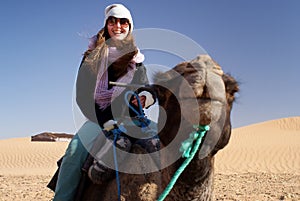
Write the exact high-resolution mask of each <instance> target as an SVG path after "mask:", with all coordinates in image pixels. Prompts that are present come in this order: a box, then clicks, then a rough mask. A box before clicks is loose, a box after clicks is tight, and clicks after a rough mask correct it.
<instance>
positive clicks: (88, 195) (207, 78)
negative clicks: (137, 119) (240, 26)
mask: <svg viewBox="0 0 300 201" xmlns="http://www.w3.org/2000/svg"><path fill="white" fill-rule="evenodd" d="M151 88H152V89H153V90H154V91H155V92H156V93H157V98H158V100H159V105H160V107H159V108H160V109H159V110H160V111H159V112H160V115H159V121H158V128H159V138H160V142H161V149H162V151H161V153H160V167H158V166H156V165H155V163H153V160H154V159H153V158H151V157H149V158H148V159H147V160H144V158H143V157H144V156H145V155H147V152H146V151H145V150H144V149H143V148H141V147H140V146H137V145H133V147H132V150H131V152H132V153H135V154H136V155H135V156H134V157H131V158H128V159H127V160H126V164H127V166H126V168H127V170H128V172H120V173H119V178H120V179H119V181H120V187H121V191H120V192H121V200H123V201H133V200H134V201H154V200H157V199H158V197H159V195H160V194H161V193H162V192H163V190H164V189H165V187H166V186H167V185H168V183H169V181H170V180H171V178H172V176H173V175H174V173H175V171H176V170H177V169H178V167H179V166H180V165H181V164H182V163H183V161H184V158H181V157H180V156H181V153H180V152H179V151H178V150H179V149H180V146H181V142H183V141H184V140H185V139H187V138H188V137H189V134H190V133H191V132H193V130H194V128H193V125H209V126H210V130H209V131H208V132H207V133H206V135H205V137H204V139H203V140H202V143H201V147H200V149H199V150H198V151H197V153H196V156H195V157H194V159H193V160H192V161H191V163H190V164H189V165H188V166H187V168H186V169H185V170H184V171H183V173H182V174H181V175H180V176H179V178H178V180H177V182H176V183H175V185H174V186H173V188H172V190H171V191H170V192H169V194H168V195H167V197H166V198H165V201H182V200H185V201H188V200H212V199H213V178H214V156H215V154H216V153H217V152H218V151H219V150H221V149H223V148H224V147H225V146H226V145H227V144H228V142H229V139H230V135H231V120H230V113H231V109H232V105H233V102H234V100H235V96H234V95H235V93H236V92H238V91H239V86H238V83H237V81H236V80H235V79H234V78H233V77H231V76H230V75H228V74H225V73H223V71H222V69H221V67H220V66H219V65H218V64H217V63H216V62H215V61H214V60H213V59H211V58H210V57H209V56H208V55H199V56H197V57H196V58H195V59H193V60H191V61H187V62H183V63H180V64H178V65H177V66H175V67H174V68H173V69H171V70H169V71H167V72H161V73H158V74H157V75H156V80H155V81H154V84H153V85H151ZM153 164H154V165H153ZM149 166H152V167H154V168H153V169H151V170H150V169H149V170H147V171H148V172H145V173H137V174H135V173H134V172H135V171H137V172H138V171H140V170H141V169H147V168H148V167H149ZM155 167H157V169H155ZM135 168H137V170H135ZM139 168H140V169H139ZM130 170H132V171H130ZM76 200H90V201H96V200H99V201H100V200H101V201H111V200H118V193H117V185H116V179H112V180H110V181H108V182H107V183H106V184H105V185H96V184H93V183H92V182H91V181H90V180H89V179H88V177H87V175H86V174H85V175H84V176H83V179H82V182H81V185H80V187H79V193H78V195H77V197H76Z"/></svg>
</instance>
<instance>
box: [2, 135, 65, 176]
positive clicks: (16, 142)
mask: <svg viewBox="0 0 300 201" xmlns="http://www.w3.org/2000/svg"><path fill="white" fill-rule="evenodd" d="M30 140H31V139H30V137H27V138H16V139H7V140H0V147H1V148H0V149H1V152H0V159H1V164H0V174H1V175H50V174H52V173H53V172H54V170H55V169H56V161H57V160H58V159H59V158H60V157H61V156H62V155H63V154H64V152H65V149H66V147H67V144H68V143H67V142H31V141H30Z"/></svg>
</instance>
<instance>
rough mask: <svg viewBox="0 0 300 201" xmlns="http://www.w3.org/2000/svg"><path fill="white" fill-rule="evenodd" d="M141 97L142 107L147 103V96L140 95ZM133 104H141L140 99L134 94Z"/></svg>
mask: <svg viewBox="0 0 300 201" xmlns="http://www.w3.org/2000/svg"><path fill="white" fill-rule="evenodd" d="M139 99H140V102H141V105H142V108H144V107H145V103H146V96H144V95H143V96H139ZM131 103H132V104H134V105H135V106H137V107H138V106H139V105H138V100H137V99H136V97H135V96H134V97H133V99H132V101H131Z"/></svg>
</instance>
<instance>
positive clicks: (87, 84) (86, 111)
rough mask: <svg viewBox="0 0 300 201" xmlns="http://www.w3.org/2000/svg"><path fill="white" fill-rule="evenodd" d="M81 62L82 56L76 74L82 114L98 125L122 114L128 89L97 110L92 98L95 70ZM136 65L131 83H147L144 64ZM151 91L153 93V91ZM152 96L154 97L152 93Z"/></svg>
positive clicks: (78, 100) (77, 97) (95, 77)
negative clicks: (106, 105) (102, 108)
mask: <svg viewBox="0 0 300 201" xmlns="http://www.w3.org/2000/svg"><path fill="white" fill-rule="evenodd" d="M83 62H84V58H83V61H82V62H81V65H80V67H79V71H78V75H77V81H76V101H77V104H78V106H79V108H80V110H81V111H82V113H83V115H84V116H85V117H87V118H88V119H89V120H91V121H93V122H95V123H99V125H100V126H101V127H102V126H103V123H105V122H106V121H108V120H110V119H114V118H113V117H116V116H118V115H122V114H123V113H124V107H127V106H126V104H125V100H124V95H125V93H126V91H128V90H129V89H127V88H126V89H125V90H124V91H123V92H122V93H121V94H120V96H119V97H117V98H115V100H114V101H113V102H112V104H111V105H110V106H108V107H107V108H106V109H105V110H103V111H102V110H99V109H98V106H97V105H96V104H95V100H94V91H95V85H96V80H97V72H94V71H93V70H92V69H91V68H88V67H86V65H82V63H83ZM136 66H137V70H136V71H135V73H134V76H133V79H132V82H131V84H142V85H147V84H149V80H148V77H147V74H146V68H145V66H144V65H143V64H142V63H139V64H136ZM109 81H111V80H109ZM137 91H138V92H139V91H141V90H137ZM150 92H151V91H150ZM151 93H152V94H153V92H151ZM153 97H155V96H154V94H153ZM154 100H155V98H154Z"/></svg>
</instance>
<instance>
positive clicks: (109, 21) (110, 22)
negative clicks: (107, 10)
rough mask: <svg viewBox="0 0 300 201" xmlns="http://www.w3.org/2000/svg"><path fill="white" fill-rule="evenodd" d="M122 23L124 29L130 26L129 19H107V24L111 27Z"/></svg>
mask: <svg viewBox="0 0 300 201" xmlns="http://www.w3.org/2000/svg"><path fill="white" fill-rule="evenodd" d="M118 22H119V23H120V25H121V26H122V27H123V28H127V27H128V26H129V20H128V19H127V18H116V17H109V18H108V19H107V24H108V25H109V26H114V25H115V24H117V23H118Z"/></svg>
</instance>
